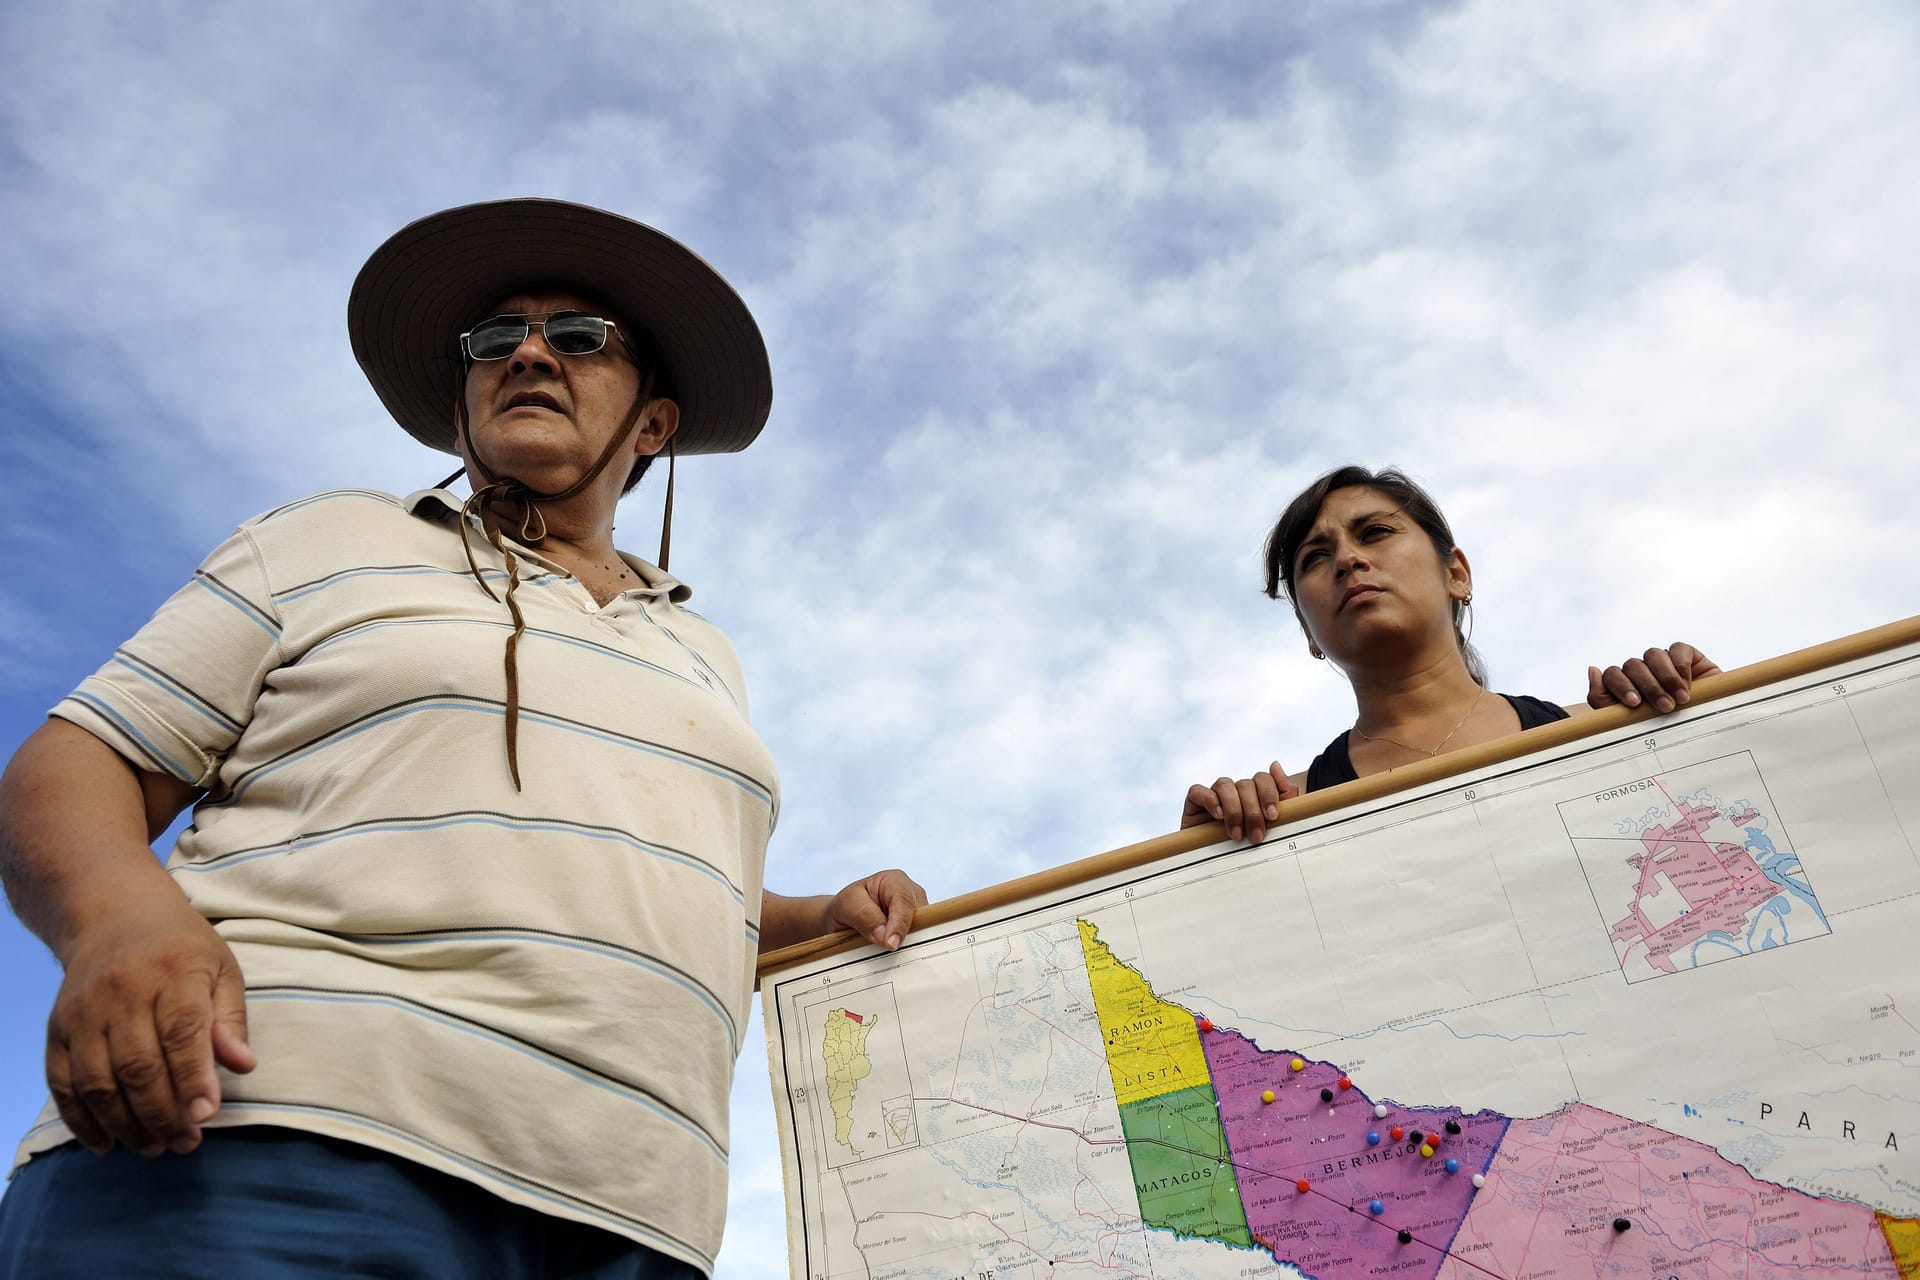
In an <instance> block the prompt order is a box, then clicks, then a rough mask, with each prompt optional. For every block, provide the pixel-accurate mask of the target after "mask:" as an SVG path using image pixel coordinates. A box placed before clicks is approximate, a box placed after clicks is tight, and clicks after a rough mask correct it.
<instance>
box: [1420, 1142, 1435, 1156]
mask: <svg viewBox="0 0 1920 1280" xmlns="http://www.w3.org/2000/svg"><path fill="white" fill-rule="evenodd" d="M1420 1154H1421V1155H1423V1156H1430V1155H1432V1154H1433V1148H1432V1147H1430V1146H1428V1145H1427V1144H1426V1143H1424V1142H1423V1143H1421V1144H1420Z"/></svg>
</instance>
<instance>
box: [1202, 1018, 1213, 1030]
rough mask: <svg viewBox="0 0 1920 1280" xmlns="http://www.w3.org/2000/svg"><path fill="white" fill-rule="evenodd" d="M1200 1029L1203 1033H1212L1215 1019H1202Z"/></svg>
mask: <svg viewBox="0 0 1920 1280" xmlns="http://www.w3.org/2000/svg"><path fill="white" fill-rule="evenodd" d="M1200 1029H1201V1030H1202V1031H1211V1030H1213V1019H1211V1018H1202V1019H1200Z"/></svg>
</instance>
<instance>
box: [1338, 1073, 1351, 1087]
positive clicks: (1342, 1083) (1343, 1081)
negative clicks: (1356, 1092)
mask: <svg viewBox="0 0 1920 1280" xmlns="http://www.w3.org/2000/svg"><path fill="white" fill-rule="evenodd" d="M1340 1087H1341V1088H1342V1089H1351V1088H1353V1081H1352V1080H1350V1079H1348V1078H1347V1077H1346V1076H1341V1077H1340Z"/></svg>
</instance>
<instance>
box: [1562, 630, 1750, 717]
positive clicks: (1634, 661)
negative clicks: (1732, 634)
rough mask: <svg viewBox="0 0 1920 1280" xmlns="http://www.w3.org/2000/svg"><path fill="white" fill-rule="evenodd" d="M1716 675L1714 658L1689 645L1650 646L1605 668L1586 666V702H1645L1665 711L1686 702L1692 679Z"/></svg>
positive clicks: (1629, 704) (1592, 704)
mask: <svg viewBox="0 0 1920 1280" xmlns="http://www.w3.org/2000/svg"><path fill="white" fill-rule="evenodd" d="M1719 674H1720V668H1719V667H1717V666H1715V665H1714V661H1713V659H1712V658H1709V657H1708V656H1707V655H1706V654H1704V653H1702V652H1700V651H1699V650H1698V649H1696V648H1694V647H1693V646H1692V645H1690V644H1686V643H1680V644H1673V645H1669V646H1668V647H1666V648H1665V649H1649V650H1647V652H1646V653H1645V655H1644V656H1642V657H1638V658H1628V659H1627V660H1626V661H1625V662H1623V663H1621V664H1620V665H1619V666H1617V667H1608V668H1607V669H1606V670H1605V671H1602V670H1601V669H1600V668H1598V667H1588V668H1587V705H1588V706H1590V707H1610V706H1613V705H1614V704H1615V703H1619V704H1620V705H1621V706H1623V707H1637V706H1639V705H1640V704H1641V703H1642V702H1648V703H1652V704H1653V708H1654V710H1656V711H1659V712H1663V713H1664V712H1668V711H1672V710H1673V709H1674V708H1675V707H1684V706H1685V705H1686V704H1687V700H1688V699H1689V698H1690V697H1692V689H1693V682H1694V681H1695V680H1698V679H1699V678H1700V677H1702V676H1717V675H1719Z"/></svg>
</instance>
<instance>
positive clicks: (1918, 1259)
mask: <svg viewBox="0 0 1920 1280" xmlns="http://www.w3.org/2000/svg"><path fill="white" fill-rule="evenodd" d="M1878 1216H1879V1218H1880V1229H1881V1230H1882V1231H1884V1232H1886V1234H1887V1247H1888V1248H1890V1249H1892V1250H1893V1267H1894V1270H1896V1271H1898V1272H1899V1273H1900V1280H1920V1222H1916V1221H1914V1220H1913V1219H1912V1218H1889V1217H1888V1216H1887V1215H1886V1214H1884V1213H1883V1214H1880V1215H1878Z"/></svg>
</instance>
